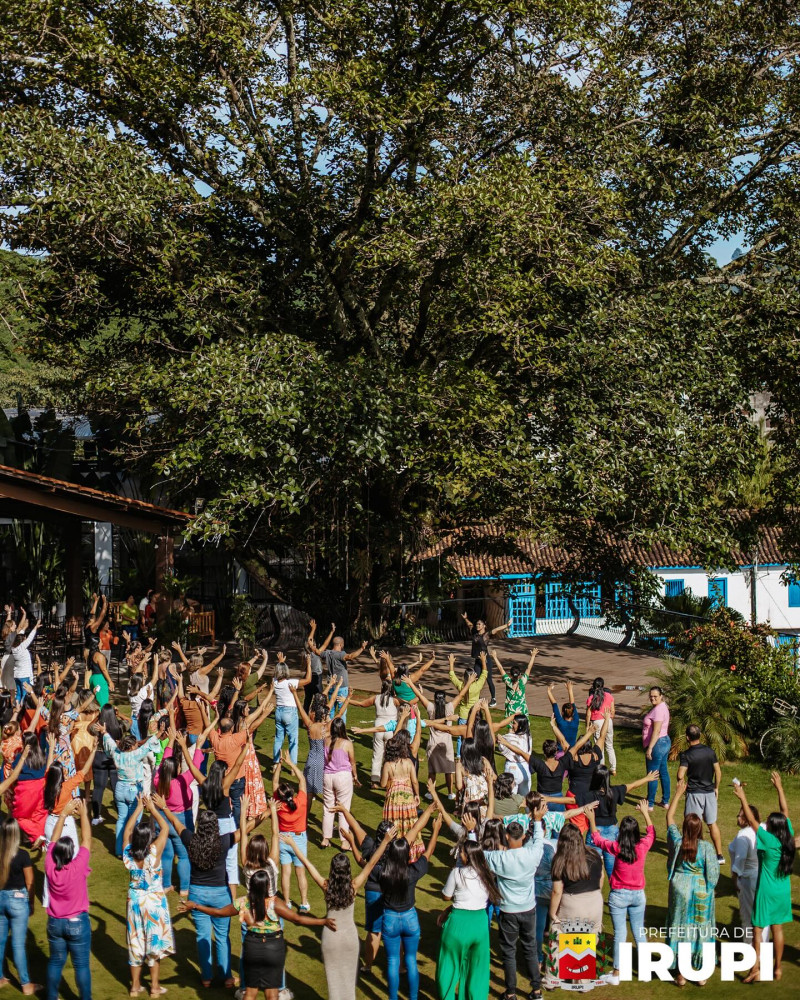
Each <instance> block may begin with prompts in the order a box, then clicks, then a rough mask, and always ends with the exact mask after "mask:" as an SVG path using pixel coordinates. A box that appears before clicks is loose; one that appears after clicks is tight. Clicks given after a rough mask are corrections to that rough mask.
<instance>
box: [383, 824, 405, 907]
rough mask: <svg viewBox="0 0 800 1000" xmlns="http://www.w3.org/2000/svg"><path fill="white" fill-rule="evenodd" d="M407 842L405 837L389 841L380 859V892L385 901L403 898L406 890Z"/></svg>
mask: <svg viewBox="0 0 800 1000" xmlns="http://www.w3.org/2000/svg"><path fill="white" fill-rule="evenodd" d="M409 852H410V848H409V843H408V841H407V840H406V838H405V837H397V838H396V839H395V840H391V841H389V844H388V845H387V847H386V850H385V851H384V854H383V858H382V860H381V874H380V885H381V892H382V893H383V895H384V896H385V897H386V899H387V901H389V900H394V901H400V900H404V899H405V897H406V893H407V892H408V859H409Z"/></svg>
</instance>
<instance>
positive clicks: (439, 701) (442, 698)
mask: <svg viewBox="0 0 800 1000" xmlns="http://www.w3.org/2000/svg"><path fill="white" fill-rule="evenodd" d="M446 716H447V692H446V691H436V692H435V693H434V695H433V717H434V719H444V718H445V717H446Z"/></svg>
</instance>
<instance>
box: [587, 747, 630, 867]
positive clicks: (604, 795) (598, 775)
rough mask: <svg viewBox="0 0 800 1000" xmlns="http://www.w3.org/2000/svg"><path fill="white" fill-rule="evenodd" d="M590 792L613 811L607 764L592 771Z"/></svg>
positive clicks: (608, 810)
mask: <svg viewBox="0 0 800 1000" xmlns="http://www.w3.org/2000/svg"><path fill="white" fill-rule="evenodd" d="M589 791H590V792H597V793H598V798H599V799H600V800H601V801H602V800H603V799H605V807H606V811H607V812H610V811H611V809H612V808H613V806H614V793H613V792H612V791H611V771H609V769H608V768H607V767H606V765H605V764H598V765H597V767H596V768H595V769H594V771H592V776H591V778H590V779H589ZM637 829H638V824H637ZM631 864H633V862H631Z"/></svg>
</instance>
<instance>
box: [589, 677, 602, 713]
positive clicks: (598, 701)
mask: <svg viewBox="0 0 800 1000" xmlns="http://www.w3.org/2000/svg"><path fill="white" fill-rule="evenodd" d="M605 696H606V682H605V681H604V680H603V678H602V677H595V679H594V680H593V681H592V686H591V687H590V688H589V697H590V698H591V699H592V700H591V702H590V703H589V708H590V709H591V710H592V711H593V712H599V711H600V707H601V705H602V704H603V700H604V699H605Z"/></svg>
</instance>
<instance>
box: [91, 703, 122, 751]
mask: <svg viewBox="0 0 800 1000" xmlns="http://www.w3.org/2000/svg"><path fill="white" fill-rule="evenodd" d="M97 721H98V722H99V723H100V724H101V725H102V726H105V730H106V732H107V733H108V735H109V736H110V737H111V739H112V740H113V741H114V742H115V743H119V741H120V740H121V739H122V726H121V725H120V724H119V719H118V718H117V713H116V712H115V711H114V706H113V705H103V707H102V708H101V709H100V717H99V718H98V720H97Z"/></svg>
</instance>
